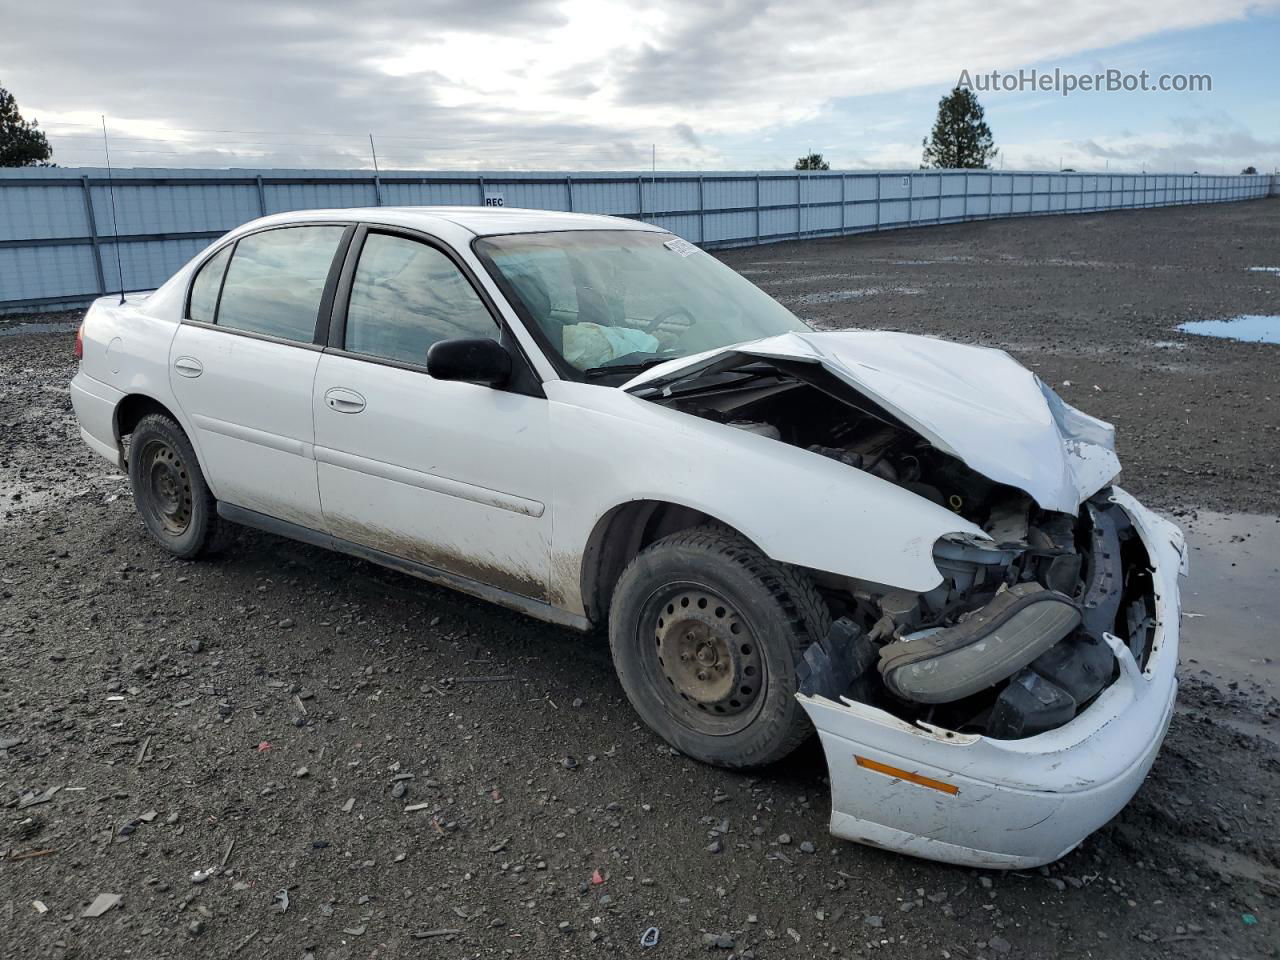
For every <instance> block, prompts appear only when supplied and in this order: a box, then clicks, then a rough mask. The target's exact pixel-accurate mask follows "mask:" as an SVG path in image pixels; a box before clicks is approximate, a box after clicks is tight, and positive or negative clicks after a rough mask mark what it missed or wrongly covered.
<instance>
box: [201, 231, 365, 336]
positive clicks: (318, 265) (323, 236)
mask: <svg viewBox="0 0 1280 960" xmlns="http://www.w3.org/2000/svg"><path fill="white" fill-rule="evenodd" d="M342 231H343V228H342V227H287V228H285V229H280V230H265V231H263V232H262V233H253V234H250V235H249V236H247V237H244V238H243V239H241V240H240V241H239V242H238V243H237V244H236V249H235V254H234V255H233V256H232V257H231V266H230V267H228V269H227V279H226V282H225V283H224V284H223V285H222V300H221V302H220V303H219V304H218V316H217V320H216V322H217V324H218V326H220V327H230V328H231V329H233V330H247V331H249V332H251V333H264V334H268V335H270V336H273V337H282V338H283V339H285V340H297V341H299V342H302V343H311V342H312V340H313V339H314V337H315V330H316V318H317V317H318V315H319V313H320V300H321V299H322V298H323V296H324V284H325V280H326V279H327V278H328V276H329V266H330V264H331V263H332V262H333V254H334V251H336V250H337V249H338V241H339V240H340V239H341V238H342Z"/></svg>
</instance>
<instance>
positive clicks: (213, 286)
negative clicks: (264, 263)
mask: <svg viewBox="0 0 1280 960" xmlns="http://www.w3.org/2000/svg"><path fill="white" fill-rule="evenodd" d="M230 257H231V245H230V244H228V245H227V246H225V247H223V248H222V249H221V250H219V251H218V252H217V253H215V254H214V255H213V256H212V257H210V258H209V259H208V260H206V261H205V264H204V266H203V267H201V268H200V272H199V273H197V274H196V279H195V282H194V283H192V284H191V305H190V307H189V309H188V310H187V316H188V317H190V318H191V319H192V320H200V321H202V322H204V323H213V315H214V313H215V312H216V311H217V309H218V291H219V290H220V289H221V288H222V275H223V274H224V273H226V272H227V260H228V259H229V258H230Z"/></svg>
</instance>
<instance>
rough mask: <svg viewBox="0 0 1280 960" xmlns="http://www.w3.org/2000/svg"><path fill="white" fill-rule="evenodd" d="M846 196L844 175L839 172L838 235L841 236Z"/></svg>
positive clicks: (842, 233) (842, 234)
mask: <svg viewBox="0 0 1280 960" xmlns="http://www.w3.org/2000/svg"><path fill="white" fill-rule="evenodd" d="M846 196H848V191H847V190H846V187H845V175H844V174H843V173H842V174H840V235H841V236H844V210H845V206H844V204H845V197H846Z"/></svg>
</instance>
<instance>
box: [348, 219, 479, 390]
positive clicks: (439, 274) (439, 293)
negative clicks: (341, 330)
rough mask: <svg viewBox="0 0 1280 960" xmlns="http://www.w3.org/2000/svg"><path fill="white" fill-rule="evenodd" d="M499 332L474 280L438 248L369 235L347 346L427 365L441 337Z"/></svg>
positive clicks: (353, 291)
mask: <svg viewBox="0 0 1280 960" xmlns="http://www.w3.org/2000/svg"><path fill="white" fill-rule="evenodd" d="M499 336H500V331H499V329H498V325H497V323H496V322H495V321H494V319H493V317H492V315H490V313H489V311H488V309H487V308H486V307H485V305H484V302H483V301H482V300H481V299H480V295H479V294H477V293H476V291H475V288H474V287H472V286H471V283H470V281H468V280H467V278H466V277H465V276H463V274H462V272H461V271H460V270H459V269H458V268H457V267H456V266H454V264H453V261H452V260H450V259H449V258H448V257H446V256H445V255H444V254H443V253H441V252H440V251H439V250H437V249H436V248H435V247H431V246H428V245H427V244H425V243H421V242H419V241H417V240H409V239H407V238H405V237H396V236H391V235H389V234H384V233H370V234H369V235H368V237H367V238H366V239H365V242H364V247H363V249H362V250H361V251H360V263H359V264H358V265H357V266H356V274H355V278H354V280H353V282H352V286H351V301H350V303H349V305H348V307H347V329H346V344H345V348H346V349H347V350H349V351H350V352H352V353H361V354H365V355H367V356H371V357H381V358H383V359H386V360H399V361H402V362H404V363H413V364H418V365H423V364H425V363H426V362H427V348H428V347H430V346H431V345H432V344H433V343H435V342H437V341H438V340H450V339H453V338H455V337H487V338H489V339H492V340H497V339H498V338H499Z"/></svg>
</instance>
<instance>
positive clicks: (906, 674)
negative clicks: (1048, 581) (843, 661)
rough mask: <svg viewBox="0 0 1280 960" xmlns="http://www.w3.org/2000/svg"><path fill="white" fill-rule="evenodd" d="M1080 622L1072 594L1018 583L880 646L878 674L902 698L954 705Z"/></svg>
mask: <svg viewBox="0 0 1280 960" xmlns="http://www.w3.org/2000/svg"><path fill="white" fill-rule="evenodd" d="M1079 624H1080V610H1079V608H1078V607H1077V606H1076V605H1075V604H1074V603H1073V602H1072V601H1071V600H1070V599H1069V598H1068V597H1066V596H1064V595H1063V594H1061V593H1057V592H1056V591H1053V590H1050V589H1048V588H1046V587H1043V586H1041V585H1040V584H1038V583H1034V582H1028V583H1020V584H1017V585H1016V586H1013V587H1010V588H1009V589H1008V590H1001V591H1000V592H999V593H997V594H996V595H995V597H994V598H993V599H992V600H991V602H990V603H988V604H987V605H986V606H985V607H983V608H982V609H980V610H977V611H975V612H974V613H972V614H970V615H969V616H968V617H967V618H965V619H964V620H962V621H960V622H959V623H957V624H956V625H955V626H951V627H943V628H941V629H937V630H932V631H927V632H921V633H918V634H915V635H914V636H910V637H906V638H904V639H902V640H899V641H897V642H895V643H890V644H888V645H886V646H884V647H882V648H881V650H880V666H879V669H880V675H881V677H882V678H883V679H884V682H885V686H887V687H888V688H889V689H890V690H891V691H892V692H893V693H895V694H896V695H897V696H899V697H902V698H903V699H906V700H914V701H916V702H917V703H951V702H952V701H955V700H960V699H963V698H964V697H968V696H971V695H973V694H975V693H978V692H979V691H981V690H985V689H986V688H987V687H990V686H992V685H993V684H996V683H999V682H1000V681H1001V680H1003V679H1005V678H1006V677H1009V676H1011V675H1012V674H1014V673H1016V672H1017V671H1019V670H1021V669H1022V668H1023V667H1025V666H1027V664H1029V663H1031V661H1033V660H1034V659H1036V657H1038V656H1040V654H1042V653H1044V652H1045V651H1046V650H1048V649H1049V648H1050V647H1052V646H1053V645H1054V644H1055V643H1057V642H1058V641H1060V640H1062V639H1063V638H1064V637H1066V636H1067V635H1068V634H1069V633H1071V631H1072V630H1074V629H1075V628H1076V627H1077V626H1079Z"/></svg>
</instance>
